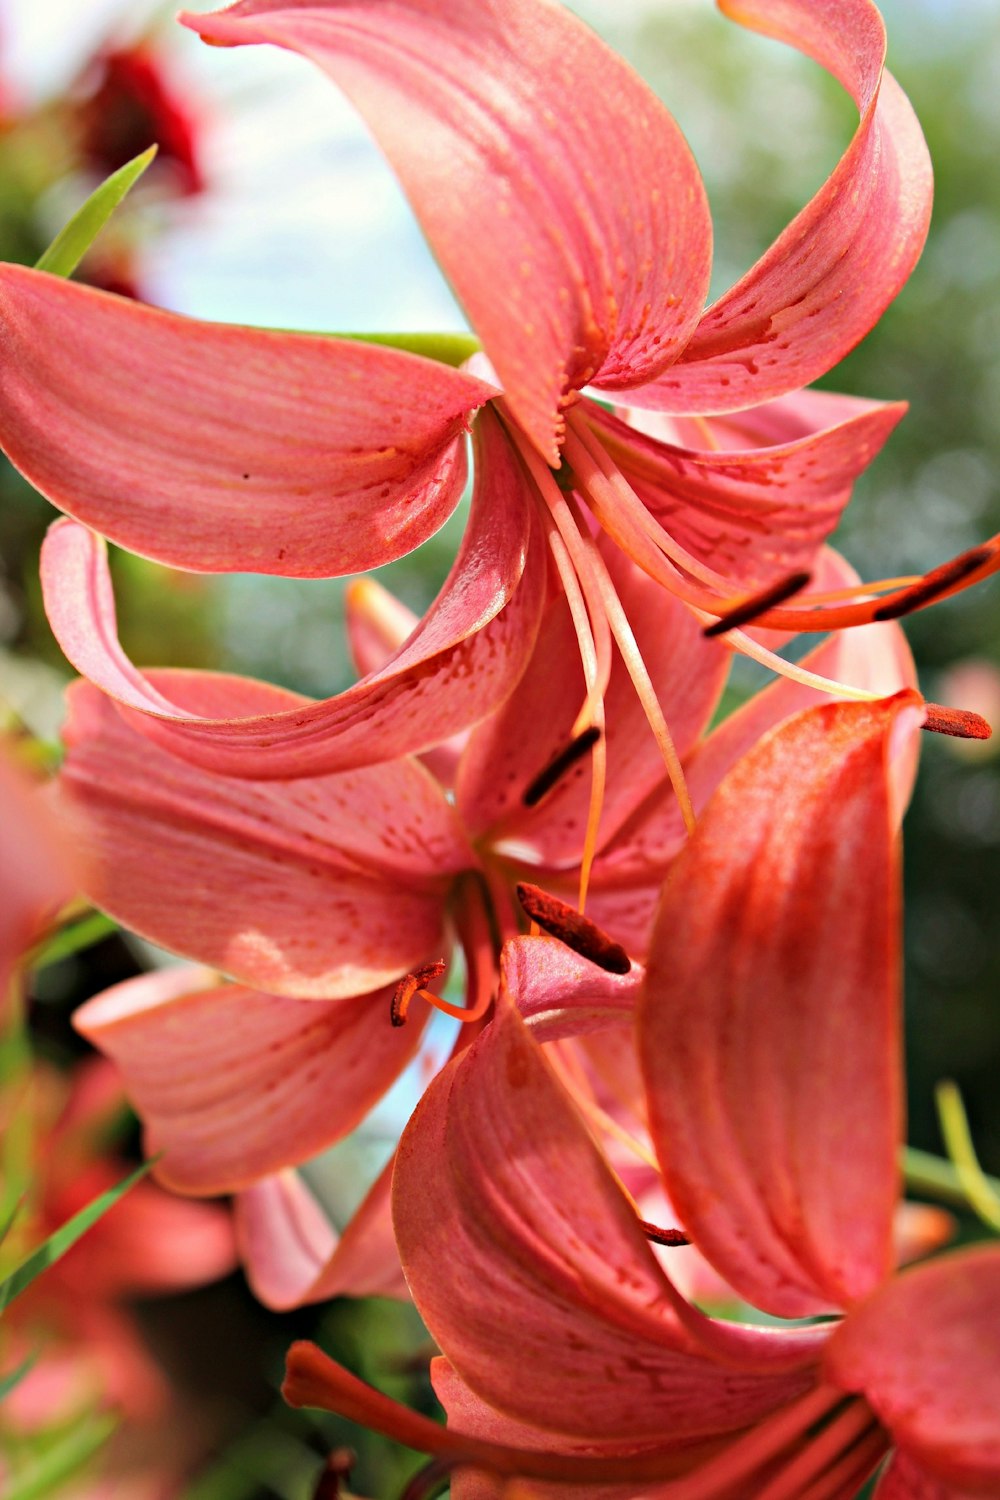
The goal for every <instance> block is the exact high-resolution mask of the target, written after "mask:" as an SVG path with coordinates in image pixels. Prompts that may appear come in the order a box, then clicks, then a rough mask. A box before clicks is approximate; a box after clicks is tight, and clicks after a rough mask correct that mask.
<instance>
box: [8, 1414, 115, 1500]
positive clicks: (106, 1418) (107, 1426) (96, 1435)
mask: <svg viewBox="0 0 1000 1500" xmlns="http://www.w3.org/2000/svg"><path fill="white" fill-rule="evenodd" d="M117 1425H118V1418H117V1417H116V1416H115V1415H114V1413H113V1412H100V1413H95V1414H88V1415H87V1416H86V1417H84V1419H83V1420H82V1421H81V1422H76V1423H74V1425H73V1426H72V1427H71V1428H70V1429H69V1431H68V1432H65V1433H64V1434H62V1435H61V1436H60V1437H59V1438H57V1439H56V1440H55V1442H53V1443H52V1445H51V1447H48V1448H46V1449H45V1451H44V1452H42V1453H40V1454H39V1455H38V1457H37V1459H36V1460H35V1462H34V1463H32V1464H31V1466H30V1467H29V1468H28V1469H26V1470H25V1471H24V1472H23V1473H21V1474H17V1475H15V1476H14V1477H13V1478H12V1479H11V1480H10V1481H9V1483H8V1486H7V1488H6V1489H5V1490H4V1500H48V1497H49V1496H50V1495H52V1494H53V1493H54V1492H55V1491H56V1489H57V1488H58V1486H59V1485H62V1484H65V1483H66V1481H67V1480H69V1479H73V1478H74V1477H75V1475H76V1474H78V1473H79V1471H80V1470H81V1469H83V1468H84V1467H85V1466H86V1465H87V1464H88V1463H89V1462H90V1460H91V1459H92V1458H93V1457H94V1455H95V1454H96V1453H99V1452H100V1450H101V1449H102V1448H103V1447H104V1444H105V1443H106V1442H107V1441H108V1438H109V1437H110V1436H111V1434H112V1433H113V1432H114V1430H115V1428H116V1427H117Z"/></svg>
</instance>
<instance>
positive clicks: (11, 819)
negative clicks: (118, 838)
mask: <svg viewBox="0 0 1000 1500" xmlns="http://www.w3.org/2000/svg"><path fill="white" fill-rule="evenodd" d="M75 863H76V861H75V858H74V857H73V856H72V855H71V851H70V846H69V844H68V843H67V841H66V840H65V839H64V838H63V835H62V833H61V832H60V829H59V827H58V825H57V823H56V821H55V819H54V818H53V817H52V815H51V812H50V810H49V809H48V808H47V807H45V805H44V803H43V797H42V793H41V790H40V788H39V787H38V786H36V785H34V784H33V783H32V781H31V780H30V779H29V777H28V776H27V775H26V774H25V773H24V772H22V771H21V770H20V769H19V768H18V767H17V766H16V765H15V764H14V763H13V761H12V760H11V759H10V758H9V756H8V754H7V753H6V750H5V749H4V748H3V747H0V1012H2V1010H3V1008H4V1007H5V1006H6V1004H7V998H8V995H9V993H10V988H11V984H12V983H13V980H14V976H15V973H16V971H17V967H18V965H19V964H20V962H21V960H22V959H23V958H24V955H25V953H26V952H27V950H28V949H29V948H30V947H31V945H32V943H34V942H37V940H38V939H39V938H40V937H41V936H42V935H43V933H44V932H45V929H46V927H48V926H49V925H50V924H51V923H52V921H53V920H54V919H55V917H56V915H57V913H58V911H59V908H60V907H62V906H65V904H66V902H67V901H68V900H69V899H70V897H71V896H72V895H73V893H74V890H75V882H74V866H75Z"/></svg>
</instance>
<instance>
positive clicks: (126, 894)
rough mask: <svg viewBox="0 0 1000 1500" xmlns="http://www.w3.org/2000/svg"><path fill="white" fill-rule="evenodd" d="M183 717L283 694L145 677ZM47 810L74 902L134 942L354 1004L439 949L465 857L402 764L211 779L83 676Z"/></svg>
mask: <svg viewBox="0 0 1000 1500" xmlns="http://www.w3.org/2000/svg"><path fill="white" fill-rule="evenodd" d="M157 683H162V684H163V685H164V687H165V688H166V689H167V691H168V692H169V693H170V695H171V697H172V698H174V699H176V700H177V701H179V702H183V703H186V704H188V705H189V706H190V708H191V709H192V710H193V711H195V712H197V711H198V710H200V709H206V710H208V711H210V712H212V711H215V712H219V711H221V712H226V711H227V710H230V711H237V712H238V711H240V710H249V711H251V712H252V711H255V710H256V711H259V710H260V709H261V708H262V707H264V706H270V705H271V704H273V703H279V704H280V705H281V707H284V706H285V704H286V703H287V701H288V697H289V696H290V695H287V694H285V693H283V692H281V691H280V690H279V689H277V688H266V687H264V686H263V685H262V684H258V683H252V682H247V681H245V680H243V679H240V678H225V677H216V676H213V675H212V674H208V673H206V674H201V673H169V672H167V673H162V674H160V673H158V674H156V675H155V678H154V686H155V684H157ZM65 738H66V743H67V748H68V753H67V756H66V761H65V764H64V766H63V770H62V772H61V774H60V777H59V782H58V792H59V797H58V805H59V809H60V812H61V815H62V816H63V817H65V818H66V820H67V822H68V824H69V826H70V828H71V829H72V832H73V836H74V838H75V839H76V841H77V844H78V846H79V848H80V849H81V851H82V852H83V854H84V855H85V857H86V858H87V860H88V863H89V865H90V866H91V868H90V869H89V872H88V879H87V883H86V886H85V889H86V893H87V894H88V895H89V896H90V898H91V899H92V900H93V901H94V902H95V903H96V904H97V905H99V906H101V907H102V908H104V909H105V910H107V911H109V912H111V913H112V915H114V916H115V917H116V918H117V919H118V920H119V921H122V922H124V923H125V924H126V925H127V926H129V927H132V928H134V929H135V931H137V932H139V933H141V934H142V935H143V936H144V937H147V938H149V939H150V940H151V941H153V942H155V943H158V944H160V945H161V946H162V947H165V948H170V949H173V950H174V951H176V952H178V953H182V954H184V955H185V956H186V957H188V958H193V959H197V960H198V961H200V962H202V963H206V964H209V965H211V967H213V968H215V969H219V970H221V971H223V972H224V973H227V974H229V975H231V976H233V977H234V978H236V979H239V980H242V981H243V982H244V983H246V984H248V985H250V986H251V987H253V988H255V989H262V990H265V991H268V992H270V993H273V994H279V995H291V996H298V997H307V998H310V999H326V1000H333V999H340V998H343V997H347V996H356V995H361V994H366V993H368V992H370V991H372V990H375V989H377V988H378V987H379V986H381V985H384V984H388V983H390V982H392V981H394V980H396V979H398V978H399V976H400V975H401V974H404V973H406V972H407V971H408V970H409V969H411V968H412V967H413V965H415V964H421V963H424V962H426V961H427V959H428V956H433V957H439V956H443V948H444V943H445V932H444V920H445V900H446V896H447V892H448V889H449V885H450V883H451V881H452V879H453V878H454V876H455V874H456V873H457V872H458V871H460V870H462V869H465V868H468V867H469V865H470V864H474V863H475V856H474V854H473V852H472V850H471V849H470V848H469V846H468V845H467V843H466V841H465V839H464V835H463V834H462V832H461V829H460V828H459V826H458V823H457V820H456V817H455V814H454V811H453V810H452V809H451V808H450V807H449V805H448V803H447V801H446V800H445V798H444V795H443V793H442V792H441V791H440V789H439V788H438V787H437V786H436V784H435V783H434V782H433V781H432V780H431V778H430V776H429V775H428V774H427V773H426V772H425V771H424V770H423V768H422V767H421V766H419V765H418V764H417V763H416V762H414V761H408V760H397V761H389V762H387V763H386V764H385V765H382V766H374V767H369V768H367V769H361V770H357V771H345V772H343V773H341V774H340V775H336V776H324V777H315V778H309V779H300V780H297V781H294V782H276V781H268V782H255V781H249V780H246V779H245V778H239V779H235V778H231V777H226V776H215V775H213V774H212V773H211V772H209V771H203V770H200V769H199V768H198V767H196V766H190V765H188V764H187V762H186V761H182V760H178V759H177V758H176V757H174V756H172V755H168V754H167V753H166V751H164V750H160V749H159V748H158V747H157V746H156V745H152V744H150V742H149V741H148V740H147V739H146V738H145V737H144V736H143V735H141V734H137V733H136V731H135V729H134V728H133V727H132V726H131V724H130V723H128V722H126V720H125V718H124V717H123V716H122V715H121V714H120V713H119V712H118V710H117V709H116V708H115V705H114V704H113V703H112V702H111V701H110V699H108V698H106V697H105V696H104V695H103V694H102V693H100V692H99V691H98V690H97V689H96V688H94V687H93V686H92V685H91V684H90V683H86V682H78V683H75V684H73V686H72V687H71V688H70V692H69V717H68V720H67V725H66V730H65Z"/></svg>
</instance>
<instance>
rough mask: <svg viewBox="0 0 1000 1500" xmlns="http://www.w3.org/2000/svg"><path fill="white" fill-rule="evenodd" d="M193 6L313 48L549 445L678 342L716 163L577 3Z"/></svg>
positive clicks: (279, 0) (218, 35) (273, 38)
mask: <svg viewBox="0 0 1000 1500" xmlns="http://www.w3.org/2000/svg"><path fill="white" fill-rule="evenodd" d="M182 20H183V21H184V23H185V24H186V25H188V26H191V27H192V28H193V29H194V30H196V31H198V32H200V34H201V35H202V36H203V37H204V38H205V39H206V40H207V41H212V42H220V43H229V44H237V45H238V44H240V43H244V42H274V43H276V44H277V45H278V46H281V47H287V48H289V49H290V50H291V51H293V52H300V53H302V54H303V55H304V56H306V57H309V58H311V59H312V60H313V61H314V62H316V63H318V64H319V66H320V67H321V68H323V69H324V71H325V72H327V73H328V74H329V75H330V77H331V78H333V80H334V81H335V82H336V83H337V84H338V85H339V86H340V87H341V88H342V89H343V90H344V92H345V93H346V94H347V96H348V98H350V99H351V101H352V102H353V103H354V105H355V106H356V107H357V109H358V110H359V111H360V112H361V114H362V115H363V116H364V118H365V120H366V121H367V123H368V125H369V127H370V129H371V131H372V133H373V135H374V136H375V138H376V140H377V141H378V143H379V145H380V146H381V148H382V150H383V151H384V152H385V154H386V156H387V157H388V158H389V161H390V162H391V164H392V166H393V168H394V170H395V172H396V174H397V176H398V177H399V179H400V181H401V183H402V185H403V187H404V189H405V191H406V193H407V195H408V197H409V199H410V201H411V203H412V204H413V207H414V209H415V211H416V214H417V217H418V219H419V220H420V222H421V224H422V226H423V228H424V230H425V232H426V234H427V237H428V239H429V241H430V244H431V248H432V249H433V251H434V253H435V256H436V257H437V259H438V261H439V262H440V264H441V266H442V268H443V269H444V271H445V274H446V275H447V276H448V278H449V280H450V282H451V284H452V286H453V288H454V290H455V292H456V293H457V295H458V298H459V301H460V302H461V303H462V305H463V306H464V308H465V310H466V312H467V313H468V315H469V318H470V320H471V322H472V325H473V327H474V328H475V330H476V332H477V333H478V334H479V336H480V338H481V339H482V341H483V344H484V346H485V349H486V353H487V354H488V355H489V357H490V359H491V361H492V362H493V364H494V366H495V367H496V370H497V372H498V374H499V376H500V379H501V381H502V382H503V385H504V388H505V392H506V396H507V400H508V401H509V403H510V406H511V409H512V410H513V412H514V414H515V415H516V416H517V418H518V420H519V421H520V422H521V424H522V425H523V426H524V428H525V429H526V430H527V432H528V433H529V435H530V436H531V438H532V439H533V441H534V442H535V444H536V445H537V446H538V448H539V450H540V451H541V453H542V454H543V455H544V456H545V457H546V458H547V459H548V460H549V462H550V463H557V462H558V451H557V443H558V439H559V437H560V436H561V417H560V415H559V413H560V411H561V408H562V407H563V406H564V404H565V402H566V397H567V395H568V394H569V393H570V392H572V391H573V390H575V389H577V388H579V387H580V386H583V385H586V384H587V382H588V381H590V380H591V379H592V378H593V376H594V375H595V374H597V373H598V372H600V373H601V380H602V384H606V385H618V384H621V383H623V382H625V381H627V382H629V383H632V384H635V383H638V382H639V381H642V380H647V379H650V378H651V377H652V376H653V375H655V374H656V373H657V372H658V371H659V370H662V369H663V368H664V367H665V366H666V365H667V364H668V363H669V361H670V359H671V358H673V357H674V356H676V354H677V353H678V352H679V351H680V349H681V348H683V346H684V343H685V342H686V340H687V338H688V336H689V334H690V332H691V330H692V328H693V327H694V325H695V322H696V320H697V318H698V316H699V314H700V312H701V308H702V305H703V302H704V298H705V295H706V292H707V290H708V277H709V265H710V255H711V224H710V219H709V214H708V206H707V202H706V198H705V192H704V188H703V186H702V183H701V178H700V176H699V175H698V170H697V168H696V166H695V164H694V161H693V159H692V157H691V154H690V152H689V150H688V147H687V145H686V143H685V141H684V139H683V137H682V135H681V133H680V131H679V130H678V128H677V126H676V124H675V123H674V121H673V119H672V118H671V116H670V115H669V114H668V113H667V111H666V109H665V108H664V107H663V105H662V104H661V103H660V102H659V100H658V99H657V98H656V97H655V95H653V94H652V92H651V91H650V90H649V89H648V88H647V87H646V85H645V84H644V83H643V82H642V80H641V79H640V78H638V77H637V76H636V74H634V73H633V72H632V70H631V69H630V68H629V67H628V66H627V65H626V64H625V63H624V62H623V61H622V60H621V58H619V57H617V56H616V55H615V54H614V53H613V52H611V51H610V50H609V48H607V47H606V46H605V45H604V43H603V42H601V41H600V40H599V39H598V38H597V37H596V36H594V35H593V33H592V32H591V31H589V30H588V29H587V28H586V27H585V26H584V25H582V24H581V22H580V21H578V20H577V19H576V17H574V16H572V15H571V14H570V13H569V12H568V11H567V10H565V9H564V8H563V7H562V6H556V5H540V4H538V3H537V0H391V3H388V4H387V3H386V0H377V3H376V0H328V3H326V4H322V5H316V4H301V3H298V4H292V3H289V0H240V3H238V4H236V5H232V6H230V7H229V9H228V10H225V11H221V12H219V13H217V14H216V15H191V14H187V15H184V16H183V17H182ZM498 288H502V290H503V296H500V297H498V296H497V289H498Z"/></svg>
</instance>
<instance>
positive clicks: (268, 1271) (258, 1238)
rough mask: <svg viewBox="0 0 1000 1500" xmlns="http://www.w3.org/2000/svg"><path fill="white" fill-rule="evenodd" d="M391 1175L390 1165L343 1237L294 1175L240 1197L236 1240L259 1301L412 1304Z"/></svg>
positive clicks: (278, 1306) (276, 1304) (277, 1305)
mask: <svg viewBox="0 0 1000 1500" xmlns="http://www.w3.org/2000/svg"><path fill="white" fill-rule="evenodd" d="M391 1175H392V1163H391V1162H390V1163H389V1165H388V1166H387V1167H386V1168H385V1170H384V1171H383V1172H382V1173H381V1174H380V1175H379V1177H378V1178H377V1180H376V1181H375V1183H374V1184H373V1186H372V1187H371V1189H370V1190H369V1192H368V1194H367V1196H366V1198H365V1200H364V1202H363V1203H362V1204H361V1207H360V1208H359V1209H358V1211H357V1213H355V1214H354V1215H353V1217H352V1219H351V1222H350V1224H349V1225H348V1227H347V1229H346V1230H345V1231H344V1233H343V1234H342V1235H340V1236H338V1235H337V1234H336V1232H335V1230H334V1229H333V1227H332V1226H331V1224H330V1222H329V1220H328V1219H327V1218H326V1216H325V1214H324V1213H323V1211H322V1210H321V1208H320V1207H319V1204H318V1203H317V1202H316V1199H315V1198H314V1197H313V1195H312V1193H311V1192H310V1191H309V1188H308V1187H307V1186H306V1184H305V1183H304V1182H303V1180H302V1178H301V1177H300V1176H299V1175H298V1174H297V1173H296V1172H290V1171H289V1172H281V1173H279V1174H278V1175H276V1176H274V1177H269V1178H266V1179H265V1180H264V1181H263V1182H259V1183H257V1184H256V1185H255V1186H254V1187H252V1188H249V1189H248V1190H247V1191H246V1192H245V1193H241V1194H240V1195H239V1197H238V1198H237V1200H236V1225H237V1235H238V1238H239V1245H240V1251H241V1254H242V1255H243V1258H244V1261H245V1263H246V1269H247V1277H248V1279H249V1281H250V1285H251V1286H252V1287H253V1290H254V1293H255V1295H256V1296H257V1297H258V1299H259V1300H260V1301H261V1302H263V1303H264V1305H265V1306H266V1307H270V1308H274V1309H275V1310H276V1311H283V1310H285V1309H287V1308H291V1307H302V1306H303V1305H305V1304H306V1303H310V1302H325V1301H327V1300H328V1299H329V1298H331V1297H402V1298H405V1297H407V1296H408V1293H407V1290H406V1283H405V1281H404V1280H403V1273H402V1271H401V1269H400V1265H399V1256H398V1255H397V1253H396V1245H395V1241H394V1240H393V1237H392V1217H391V1214H390V1208H389V1184H390V1180H391Z"/></svg>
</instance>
